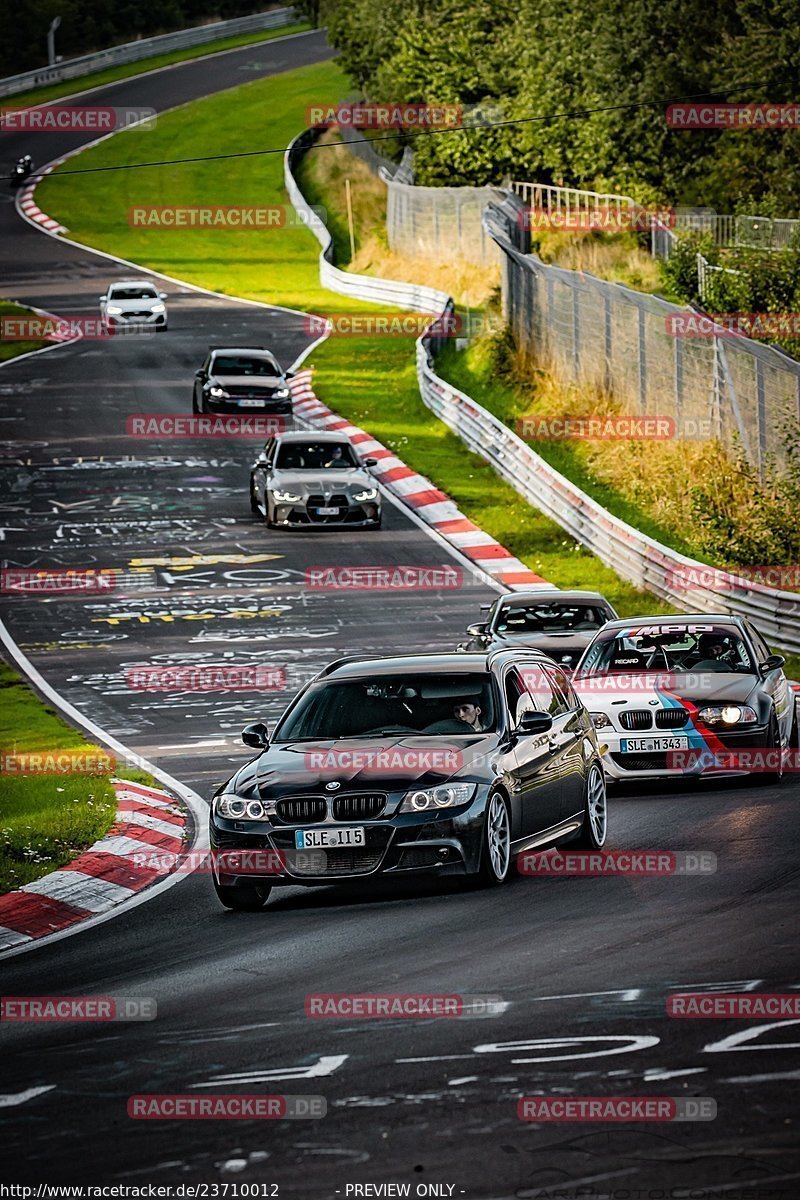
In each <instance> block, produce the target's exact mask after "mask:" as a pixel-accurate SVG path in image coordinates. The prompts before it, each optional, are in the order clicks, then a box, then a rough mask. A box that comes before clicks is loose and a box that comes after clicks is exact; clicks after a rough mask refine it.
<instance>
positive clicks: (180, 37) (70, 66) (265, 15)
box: [0, 8, 298, 96]
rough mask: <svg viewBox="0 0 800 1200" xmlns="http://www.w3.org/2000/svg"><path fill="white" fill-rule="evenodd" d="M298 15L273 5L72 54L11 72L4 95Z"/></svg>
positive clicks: (2, 83) (0, 88)
mask: <svg viewBox="0 0 800 1200" xmlns="http://www.w3.org/2000/svg"><path fill="white" fill-rule="evenodd" d="M297 19H298V18H297V17H296V14H295V11H294V9H293V8H273V9H271V10H270V11H269V12H261V13H252V14H251V15H250V16H248V17H234V18H233V19H232V20H230V21H215V22H214V23H213V25H197V26H195V27H194V28H192V29H179V30H177V31H176V32H175V33H162V34H159V35H158V36H157V37H151V38H141V39H140V40H139V41H138V42H125V43H124V44H123V45H121V46H110V47H109V49H108V50H98V51H97V53H95V54H84V55H82V56H81V57H80V58H71V59H69V60H68V61H66V62H60V63H57V64H56V65H55V66H53V67H39V68H38V69H37V70H34V71H24V72H23V73H22V74H21V75H8V76H7V77H6V78H5V79H0V96H15V95H17V94H18V93H19V92H25V91H27V90H28V89H29V88H38V87H46V86H47V84H49V83H62V82H63V81H64V80H68V79H80V78H81V77H82V76H84V75H93V74H94V73H95V72H96V71H102V70H104V69H105V68H106V67H115V66H118V65H119V64H120V63H130V62H139V61H140V60H141V59H143V58H154V57H155V56H156V55H157V54H165V53H167V52H168V51H170V50H183V49H186V48H187V47H190V46H202V45H204V44H205V43H206V42H216V41H218V40H219V39H220V38H227V37H236V36H237V34H240V33H258V32H260V31H261V30H262V29H265V30H266V29H276V28H279V27H280V26H281V25H289V24H291V22H292V21H294V20H297Z"/></svg>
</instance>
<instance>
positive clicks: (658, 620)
mask: <svg viewBox="0 0 800 1200" xmlns="http://www.w3.org/2000/svg"><path fill="white" fill-rule="evenodd" d="M694 624H698V625H708V624H712V625H732V626H735V627H736V628H737V629H742V628H743V622H742V618H741V617H737V616H734V615H733V614H732V613H677V614H673V615H672V616H669V617H665V616H658V617H654V616H649V615H647V614H645V615H644V616H643V617H617V618H616V620H614V621H606V623H605V625H604V626H603V629H602V631H598V632H605V631H606V630H607V629H625V628H627V626H629V625H694Z"/></svg>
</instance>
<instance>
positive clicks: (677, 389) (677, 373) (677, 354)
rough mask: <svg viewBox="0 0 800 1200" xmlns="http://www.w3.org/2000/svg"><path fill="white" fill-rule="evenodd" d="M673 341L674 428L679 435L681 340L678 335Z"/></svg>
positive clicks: (681, 369)
mask: <svg viewBox="0 0 800 1200" xmlns="http://www.w3.org/2000/svg"><path fill="white" fill-rule="evenodd" d="M673 341H674V343H675V351H674V353H675V429H676V432H677V435H678V437H681V436H682V435H681V429H682V425H683V340H682V338H680V337H679V336H676V337H675V338H673Z"/></svg>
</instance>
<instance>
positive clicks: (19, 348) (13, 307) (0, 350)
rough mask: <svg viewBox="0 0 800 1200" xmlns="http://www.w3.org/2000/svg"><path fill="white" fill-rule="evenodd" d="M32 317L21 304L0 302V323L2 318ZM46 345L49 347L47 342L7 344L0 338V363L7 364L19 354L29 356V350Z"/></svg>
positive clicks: (29, 311) (38, 348)
mask: <svg viewBox="0 0 800 1200" xmlns="http://www.w3.org/2000/svg"><path fill="white" fill-rule="evenodd" d="M32 315H33V314H32V313H31V310H30V309H29V308H23V306H22V305H21V304H14V303H13V302H12V301H11V300H0V321H1V320H2V319H3V317H30V316H32ZM48 345H50V343H49V342H45V341H42V340H38V341H36V340H32V341H30V342H12V341H8V342H7V341H5V340H4V339H2V338H0V362H8V361H9V360H10V359H12V358H17V357H18V356H19V355H20V354H29V353H30V351H31V350H41V349H42V347H43V346H48Z"/></svg>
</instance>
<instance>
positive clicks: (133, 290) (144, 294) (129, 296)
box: [109, 284, 158, 300]
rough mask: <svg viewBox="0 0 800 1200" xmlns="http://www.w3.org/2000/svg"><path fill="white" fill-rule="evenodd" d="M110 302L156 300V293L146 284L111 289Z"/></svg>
mask: <svg viewBox="0 0 800 1200" xmlns="http://www.w3.org/2000/svg"><path fill="white" fill-rule="evenodd" d="M109 295H110V296H111V298H112V300H157V299H158V292H157V291H156V289H155V288H154V287H150V286H148V284H137V285H135V286H132V287H113V288H112V289H111V291H110V292H109Z"/></svg>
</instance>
